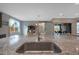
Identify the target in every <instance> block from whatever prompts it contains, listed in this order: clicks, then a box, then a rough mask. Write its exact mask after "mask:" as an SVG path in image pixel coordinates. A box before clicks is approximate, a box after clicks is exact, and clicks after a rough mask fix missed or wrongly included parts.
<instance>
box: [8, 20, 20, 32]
mask: <svg viewBox="0 0 79 59" xmlns="http://www.w3.org/2000/svg"><path fill="white" fill-rule="evenodd" d="M9 30H10V33H17V32H20V22H19V21H17V20H15V19H13V18H10V20H9Z"/></svg>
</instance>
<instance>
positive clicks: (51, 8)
mask: <svg viewBox="0 0 79 59" xmlns="http://www.w3.org/2000/svg"><path fill="white" fill-rule="evenodd" d="M0 55H79V4H76V3H0Z"/></svg>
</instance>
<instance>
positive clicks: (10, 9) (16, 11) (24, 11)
mask: <svg viewBox="0 0 79 59" xmlns="http://www.w3.org/2000/svg"><path fill="white" fill-rule="evenodd" d="M0 11H2V12H4V13H7V14H9V15H11V16H13V17H15V18H17V19H20V20H22V21H33V20H35V21H38V20H40V21H44V20H45V21H49V20H51V19H52V18H61V17H65V18H74V17H79V5H78V4H74V3H70V4H69V3H63V4H62V3H60V4H59V3H55V4H53V3H16V4H15V3H9V4H8V3H0Z"/></svg>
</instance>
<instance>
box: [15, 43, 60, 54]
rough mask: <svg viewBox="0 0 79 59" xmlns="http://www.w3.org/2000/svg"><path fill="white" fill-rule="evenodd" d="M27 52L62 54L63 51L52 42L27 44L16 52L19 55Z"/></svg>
mask: <svg viewBox="0 0 79 59" xmlns="http://www.w3.org/2000/svg"><path fill="white" fill-rule="evenodd" d="M25 51H54V52H55V53H61V49H60V48H59V47H58V46H57V45H56V44H55V43H52V42H26V43H24V44H23V45H21V46H20V47H19V48H18V49H17V50H16V52H17V53H24V52H25Z"/></svg>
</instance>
